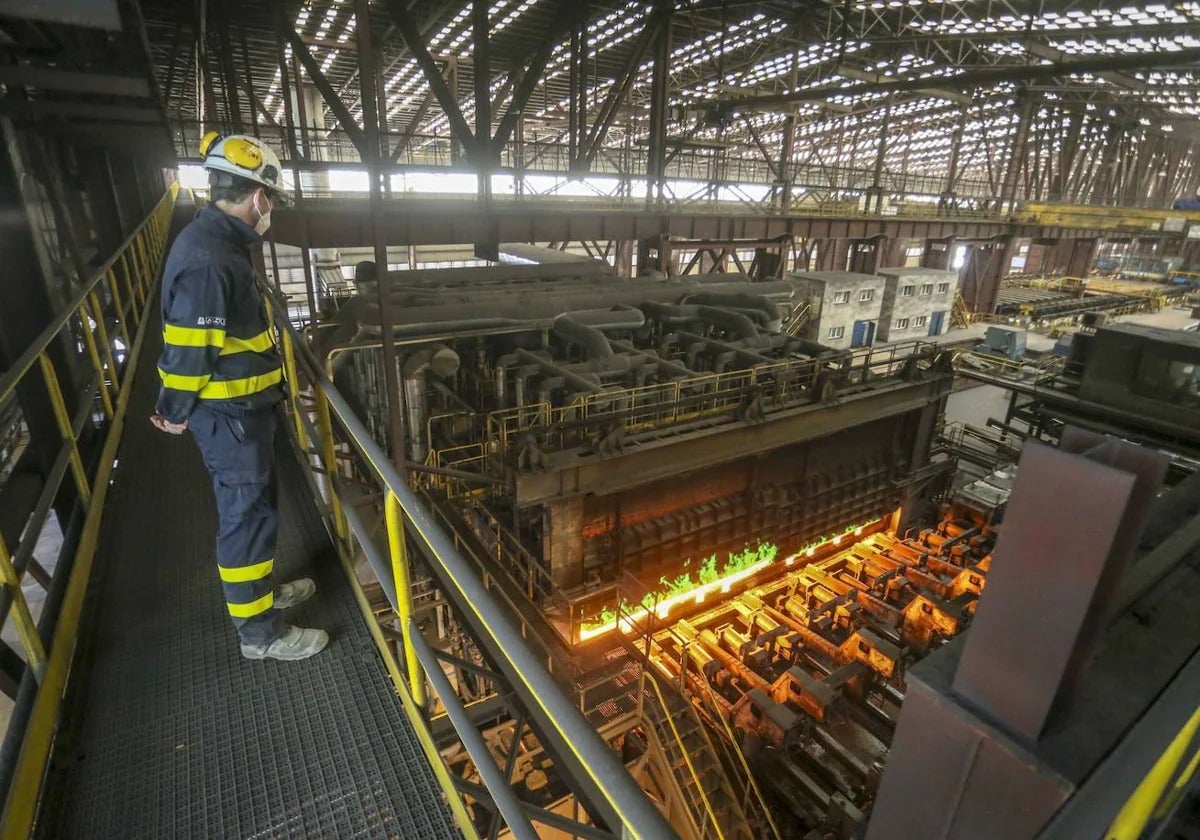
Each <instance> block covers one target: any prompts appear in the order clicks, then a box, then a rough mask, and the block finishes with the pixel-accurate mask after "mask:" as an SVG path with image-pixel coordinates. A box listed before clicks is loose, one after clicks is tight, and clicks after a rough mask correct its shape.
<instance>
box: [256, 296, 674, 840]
mask: <svg viewBox="0 0 1200 840" xmlns="http://www.w3.org/2000/svg"><path fill="white" fill-rule="evenodd" d="M263 290H264V293H265V294H267V295H268V296H269V297H271V298H273V299H274V300H275V306H273V307H272V310H273V316H274V319H275V324H276V326H277V328H278V331H279V334H280V344H281V346H282V349H283V351H284V357H285V360H287V364H288V366H289V368H290V369H291V370H290V381H291V389H290V394H289V405H290V410H291V411H292V412H293V414H294V416H295V418H296V419H297V420H298V421H299V425H298V426H297V429H298V431H297V434H298V436H299V437H300V440H298V443H300V444H301V446H300V449H301V452H302V453H304V455H305V460H306V462H307V466H309V467H310V469H311V472H313V473H315V474H316V475H315V476H313V479H314V480H315V481H318V480H319V481H321V482H322V483H323V486H322V488H321V494H322V495H323V496H324V497H325V501H327V502H328V503H329V511H328V513H329V526H330V532H331V534H333V536H334V543H335V546H336V547H337V549H338V556H339V558H340V560H341V562H342V566H343V570H344V571H345V573H346V574H347V577H348V578H349V579H350V582H351V586H352V589H353V590H354V592H355V597H356V599H357V600H358V603H359V605H360V609H361V611H362V613H363V617H364V619H365V620H366V621H367V623H368V626H369V628H370V630H371V632H372V634H373V636H374V637H375V639H376V643H377V645H379V647H380V650H381V652H382V653H383V654H384V659H385V662H386V664H387V668H388V673H389V675H390V676H391V678H392V682H393V684H394V686H395V688H396V691H397V693H398V694H399V696H400V698H401V701H402V704H403V706H404V708H405V711H406V713H407V715H408V717H409V719H410V721H411V722H412V724H413V729H414V731H415V733H416V735H417V738H418V740H419V742H420V743H421V745H422V749H423V751H424V752H425V754H426V757H427V759H428V760H429V762H430V764H431V766H432V768H433V772H434V774H435V776H436V777H437V779H438V781H439V783H440V784H441V786H442V788H443V790H444V792H445V793H446V796H447V800H448V802H449V805H450V807H451V809H452V810H453V812H454V815H455V818H456V821H457V822H458V824H459V827H460V829H462V831H463V832H464V834H466V835H467V836H468V837H469V838H473V837H475V836H476V833H475V829H474V827H473V825H472V823H471V821H470V819H469V815H468V814H467V811H466V802H465V801H464V794H463V793H462V792H461V791H460V790H459V789H458V787H457V786H456V785H455V784H454V781H453V779H452V778H451V777H450V773H449V769H448V766H447V765H446V763H445V759H444V758H443V757H442V756H441V754H440V752H439V751H438V749H437V747H436V744H435V743H434V741H433V738H432V733H431V730H430V729H429V724H428V721H427V720H426V718H425V715H424V713H423V710H422V708H421V705H420V703H419V702H418V698H422V697H423V696H424V693H425V685H426V683H428V684H429V685H431V686H433V688H434V691H435V692H437V693H438V695H439V698H440V700H441V701H442V704H443V706H444V707H445V708H446V710H447V713H448V714H450V713H451V712H452V711H453V710H458V711H461V709H460V707H461V700H460V698H458V697H457V696H456V695H454V694H453V693H452V692H451V693H449V694H443V693H442V691H440V690H439V689H438V685H439V684H443V685H445V675H444V674H443V673H441V667H440V665H439V664H438V663H437V661H436V655H435V654H434V653H433V651H432V650H431V649H430V647H429V645H428V643H426V642H425V641H424V639H423V638H422V637H421V635H420V632H419V631H418V630H417V628H416V622H415V621H414V620H413V619H412V617H411V616H412V606H411V592H410V591H409V588H408V587H407V586H406V585H405V583H404V578H405V576H406V575H405V571H406V570H407V568H408V557H409V555H410V554H411V553H412V552H411V550H410V549H409V548H407V547H406V543H405V540H407V539H411V540H413V542H414V543H415V545H416V546H417V547H418V548H420V550H421V555H422V556H423V557H424V559H425V561H426V566H427V568H429V569H430V570H431V571H433V573H434V576H435V579H436V580H437V581H438V585H439V588H440V589H442V591H443V592H446V593H447V595H448V597H449V598H450V599H451V600H452V601H453V602H454V603H455V604H456V606H457V607H458V608H459V609H460V610H461V612H462V615H463V618H464V621H465V622H467V623H468V624H469V625H470V626H472V627H473V629H475V630H476V632H478V633H480V634H482V636H484V637H486V638H485V639H484V646H485V647H486V648H487V649H488V650H489V652H490V656H491V658H492V659H493V660H494V661H495V663H496V666H497V669H498V670H499V671H500V672H501V673H502V674H503V675H504V676H505V677H506V680H507V682H508V683H509V685H510V687H511V690H512V691H513V693H514V694H515V695H517V696H518V697H520V699H521V700H522V702H523V703H524V705H525V707H526V709H527V711H528V712H529V713H530V719H531V721H535V722H537V723H539V724H540V727H539V730H540V733H541V734H542V736H543V737H544V738H545V739H546V740H547V742H548V744H549V745H550V746H552V747H553V748H554V749H556V750H557V751H558V754H559V755H560V756H562V758H563V761H564V763H565V764H566V765H567V767H569V768H570V769H571V770H573V772H574V775H573V778H574V780H575V782H576V783H577V785H578V786H579V787H580V788H581V789H582V790H583V791H584V795H585V797H586V798H587V799H588V801H589V802H590V803H591V804H592V805H593V806H595V807H596V808H597V809H598V810H599V812H600V815H601V817H602V818H603V819H604V820H605V822H606V823H608V824H609V827H610V828H613V829H614V830H617V829H619V830H620V832H621V833H622V834H623V836H626V837H630V838H643V837H644V838H651V837H658V836H665V835H666V833H668V832H670V830H671V829H670V827H669V825H668V824H667V822H666V821H665V819H664V818H663V815H662V814H661V813H660V812H659V811H658V809H657V808H656V807H655V806H654V805H653V804H652V803H651V801H650V800H649V798H648V797H647V796H646V795H645V792H644V791H642V790H640V789H639V788H638V786H637V784H636V783H635V782H634V780H633V778H632V777H631V776H630V775H629V774H628V773H626V772H624V768H623V767H622V765H621V763H620V759H619V757H618V756H617V754H616V753H615V752H614V751H613V750H612V749H611V748H610V747H609V746H608V745H607V744H605V743H604V742H603V741H601V740H600V738H599V736H598V734H597V733H596V732H595V730H594V729H593V728H592V727H591V726H590V725H589V724H588V723H587V721H586V719H584V718H583V716H582V714H581V713H580V712H579V710H578V709H576V708H574V707H573V706H572V705H571V702H570V701H569V700H568V699H567V698H566V696H565V695H564V694H563V692H562V691H561V689H560V688H559V687H558V686H557V685H556V684H555V683H554V682H553V680H552V678H551V676H550V674H549V672H548V671H547V670H546V668H545V666H544V665H543V664H542V663H541V662H540V661H539V660H537V658H536V655H535V654H534V653H533V652H532V651H531V650H530V649H529V648H528V646H527V645H526V644H525V642H524V640H523V638H522V636H521V634H520V632H519V630H518V629H517V628H516V627H515V626H514V625H513V624H512V623H511V622H510V620H509V619H508V618H507V617H505V616H504V614H503V612H502V611H501V610H500V609H499V606H498V604H497V602H496V600H495V597H494V596H493V595H492V594H491V593H490V592H489V590H488V588H487V586H486V584H485V583H484V581H483V580H481V579H480V578H479V576H478V575H477V574H476V573H475V572H474V569H473V567H472V566H471V565H470V564H469V563H468V561H467V560H466V559H465V558H464V557H463V556H462V554H461V553H460V552H459V551H458V550H457V549H456V548H455V547H454V544H453V542H452V541H451V540H450V538H449V537H448V536H447V535H446V534H445V532H444V531H443V530H442V529H441V527H440V526H438V525H437V523H436V521H435V520H434V519H433V517H432V515H431V514H430V513H429V511H428V510H426V508H425V507H424V506H423V505H421V504H420V503H419V502H418V500H417V497H416V496H415V495H414V493H413V491H412V490H411V488H409V486H408V484H407V482H406V481H405V480H404V478H403V477H402V476H401V475H400V473H399V472H398V471H397V470H396V468H395V467H394V465H393V464H392V461H391V459H390V458H389V457H388V455H387V454H386V453H385V452H384V450H383V449H382V448H381V447H380V445H379V444H378V443H377V442H376V441H375V440H374V439H373V438H372V436H371V434H370V432H369V430H368V429H367V428H366V426H365V425H364V423H363V422H362V420H361V419H360V418H358V417H357V416H356V415H355V414H354V412H353V410H352V409H351V408H350V406H349V404H348V403H347V402H346V400H345V399H344V398H343V397H342V395H341V394H340V393H339V392H338V390H337V388H336V387H335V386H334V385H333V384H332V382H331V381H330V379H329V377H328V376H327V375H326V374H325V372H324V371H323V370H322V369H321V365H320V363H319V362H317V360H316V359H315V358H314V357H313V356H312V354H311V352H310V351H309V350H308V348H307V347H306V345H305V344H304V343H303V341H302V339H301V338H300V336H299V334H298V333H297V332H296V330H295V328H294V327H293V325H292V324H291V323H290V322H288V321H287V320H286V315H285V314H284V313H286V311H287V307H286V306H285V305H283V302H282V301H279V300H278V298H275V297H274V293H273V292H272V291H271V290H270V289H268V288H266V286H265V284H263ZM302 379H304V381H302ZM313 414H315V415H316V416H315V417H313V416H311V415H313ZM310 443H312V444H315V446H310ZM314 454H315V455H316V457H317V458H318V459H319V461H320V466H319V467H317V466H315V465H314V464H313V463H312V460H311V459H312V456H313V455H314ZM352 472H353V474H351V473H352ZM343 478H344V479H345V480H343ZM352 484H357V485H360V486H361V485H363V484H366V485H374V486H375V487H377V488H378V491H379V498H380V499H381V500H383V501H384V503H385V505H386V508H385V510H377V511H376V513H377V514H382V515H383V519H384V521H385V525H386V526H387V528H386V532H387V546H386V547H385V548H382V549H381V548H380V546H378V545H377V544H376V540H375V534H374V531H373V529H371V528H370V527H369V526H368V524H367V522H366V520H365V518H364V514H365V512H366V509H365V508H363V507H362V506H361V504H358V503H359V502H361V501H362V498H361V496H358V495H355V496H353V497H350V496H345V497H344V496H343V493H344V492H345V491H346V489H347V488H348V487H349V486H351V485H352ZM352 502H354V503H352ZM357 552H361V553H362V554H364V555H366V557H367V559H368V561H369V562H370V564H371V566H372V569H373V571H374V572H375V573H376V575H377V576H378V578H379V581H380V584H381V588H382V589H383V592H384V595H385V596H386V597H387V598H388V599H389V600H390V601H391V604H392V607H393V610H394V611H395V617H396V619H397V621H398V623H399V625H400V626H399V629H400V638H399V640H398V643H399V644H400V646H401V648H402V656H401V660H402V661H403V663H404V665H403V668H402V667H401V666H400V664H399V663H398V662H397V660H396V656H395V652H394V651H392V650H391V649H390V646H389V645H388V644H387V643H386V642H385V641H384V640H383V635H382V632H381V631H380V628H379V626H378V623H377V621H378V619H377V617H376V614H375V613H374V611H373V610H372V609H371V607H370V605H369V603H368V602H367V600H366V598H365V596H364V595H363V593H362V589H361V586H359V585H358V582H357V578H356V576H355V573H354V569H353V562H354V559H355V556H356V555H357ZM405 616H407V620H405V618H404V617H405ZM414 663H416V664H414ZM450 717H451V719H452V720H453V717H454V715H453V714H450ZM456 731H458V732H459V737H460V738H461V739H462V742H463V745H464V746H465V747H466V749H467V751H468V753H469V754H470V755H471V758H472V760H473V761H474V763H475V766H476V767H477V769H478V771H479V773H480V776H481V778H483V780H484V781H485V783H486V782H487V778H486V777H487V772H489V768H488V765H487V764H486V762H492V763H493V764H494V762H493V761H492V758H491V757H490V755H488V754H486V748H483V750H484V754H483V755H479V756H476V755H475V754H474V753H473V752H472V741H477V740H478V733H477V732H475V733H472V732H469V731H467V732H464V731H462V730H459V729H458V728H457V726H456ZM472 736H474V737H472ZM485 786H486V787H487V789H488V792H489V795H491V796H492V798H493V800H494V801H495V803H496V806H497V807H498V808H499V809H500V810H501V811H502V812H503V813H504V816H505V819H506V821H508V826H509V830H510V831H511V832H512V833H513V835H514V836H518V837H522V836H523V837H528V836H532V835H531V834H530V832H531V830H532V829H531V828H530V822H531V817H530V815H529V814H528V813H526V812H524V811H522V810H521V808H520V806H519V804H518V803H516V801H515V799H514V798H513V797H514V794H513V792H512V790H511V788H510V787H509V785H508V784H507V783H504V784H498V785H496V786H495V787H494V788H493V786H492V785H490V784H486V785H485ZM506 807H507V810H506ZM510 813H516V815H517V816H516V819H515V822H514V820H513V819H509V814H510Z"/></svg>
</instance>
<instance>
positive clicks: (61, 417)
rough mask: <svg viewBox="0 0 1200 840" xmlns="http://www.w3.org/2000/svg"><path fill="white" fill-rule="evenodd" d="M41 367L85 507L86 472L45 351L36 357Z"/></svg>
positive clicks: (87, 497) (59, 389)
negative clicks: (68, 449)
mask: <svg viewBox="0 0 1200 840" xmlns="http://www.w3.org/2000/svg"><path fill="white" fill-rule="evenodd" d="M38 362H40V363H41V366H42V377H43V378H44V379H45V380H46V390H47V391H49V392H50V405H51V407H52V408H53V409H54V419H55V421H56V422H57V423H58V431H59V433H60V434H62V438H63V442H64V443H65V444H66V445H67V446H69V447H70V448H71V456H70V458H71V473H72V475H74V477H75V486H76V488H77V489H78V490H79V497H80V498H81V499H82V500H83V502H84V505H85V506H86V505H87V503H88V502H90V501H91V498H92V494H91V491H90V489H89V488H88V481H87V472H86V471H85V470H84V469H83V459H82V458H80V457H79V446H78V445H77V444H76V442H75V430H74V429H72V428H71V418H70V417H69V416H68V415H67V406H66V403H64V402H63V395H62V388H60V387H59V384H58V374H57V373H55V372H54V363H53V362H51V361H50V358H49V357H48V356H47V355H46V353H45V351H43V352H42V353H41V355H39V356H38Z"/></svg>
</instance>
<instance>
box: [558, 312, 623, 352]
mask: <svg viewBox="0 0 1200 840" xmlns="http://www.w3.org/2000/svg"><path fill="white" fill-rule="evenodd" d="M639 314H640V313H639ZM551 329H552V331H553V333H554V334H555V335H556V336H558V337H559V338H561V339H562V340H563V341H566V342H569V343H571V344H577V345H579V346H580V347H582V348H583V349H584V351H585V353H586V355H587V358H589V359H595V360H602V359H611V358H612V357H613V356H615V355H616V354H615V353H614V352H613V349H612V345H611V344H609V343H608V339H607V338H606V337H605V335H604V333H602V332H600V330H598V329H596V328H595V327H593V326H589V325H588V324H584V323H581V322H580V321H577V320H575V318H573V317H572V316H571V315H559V316H558V317H557V318H555V319H554V326H553V327H552V328H551Z"/></svg>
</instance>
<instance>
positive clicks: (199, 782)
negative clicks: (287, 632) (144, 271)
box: [36, 323, 459, 840]
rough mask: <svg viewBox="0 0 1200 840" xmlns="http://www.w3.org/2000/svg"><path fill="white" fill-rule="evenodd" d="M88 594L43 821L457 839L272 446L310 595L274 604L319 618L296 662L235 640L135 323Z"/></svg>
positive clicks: (192, 474) (203, 514)
mask: <svg viewBox="0 0 1200 840" xmlns="http://www.w3.org/2000/svg"><path fill="white" fill-rule="evenodd" d="M149 330H150V334H149V335H148V336H147V338H146V346H145V347H144V348H143V351H142V356H141V359H140V364H139V366H138V372H137V379H136V380H135V384H134V393H133V395H132V400H131V405H130V409H129V411H130V418H129V424H128V425H127V426H126V427H125V433H124V435H125V436H124V440H123V441H122V443H121V448H120V453H119V466H118V468H117V471H116V473H115V476H114V484H113V486H112V487H111V493H110V497H109V502H108V506H107V507H108V509H107V511H106V514H105V522H104V526H103V531H102V536H101V542H100V549H99V552H100V553H99V555H98V557H97V560H96V578H95V579H94V580H93V582H92V587H91V591H90V592H89V593H88V602H89V604H91V605H94V606H93V607H92V608H91V613H90V615H88V616H85V623H84V626H83V629H82V634H81V642H80V648H81V654H80V656H79V658H78V659H77V662H76V664H75V666H74V671H73V676H72V690H71V691H70V693H69V695H68V714H69V715H72V718H71V719H70V720H68V721H67V722H66V724H65V728H64V731H63V732H62V733H61V735H60V737H59V739H58V742H57V744H56V750H55V754H54V756H53V757H52V765H51V770H50V773H49V777H48V779H47V783H46V794H45V798H44V799H43V801H42V804H41V810H40V814H39V817H38V825H37V829H36V836H37V837H40V838H80V839H81V840H82V838H87V839H88V840H99V838H109V837H112V838H122V840H127V838H155V839H156V840H158V838H166V837H170V838H176V840H186V838H201V837H205V838H221V840H228V839H229V838H246V839H247V840H249V839H250V838H253V840H267V838H285V837H286V838H301V837H312V838H322V839H324V838H394V839H395V840H399V839H400V838H403V840H418V838H419V840H436V838H451V837H458V836H459V834H458V831H457V829H456V828H455V827H454V824H453V822H452V819H451V817H450V813H449V809H448V808H447V807H446V805H445V803H444V800H443V797H442V794H441V789H440V788H439V787H438V786H437V783H436V781H435V780H434V777H433V773H432V771H431V770H430V768H429V766H428V765H427V763H426V760H425V758H424V754H423V753H422V752H421V749H420V746H419V744H418V742H417V740H416V737H415V735H414V733H413V732H412V729H411V727H410V725H409V723H408V719H407V718H406V717H405V716H404V713H403V710H402V707H401V705H400V702H399V700H398V699H397V697H396V696H395V694H394V691H393V688H392V685H391V683H390V682H389V680H388V676H387V673H386V671H385V670H384V667H383V665H382V663H381V662H380V660H379V654H378V652H377V650H376V648H375V646H374V644H373V642H372V640H371V637H370V635H369V634H368V632H367V630H366V627H365V626H364V624H363V619H362V615H361V613H360V612H359V610H358V607H357V605H356V603H355V601H354V596H353V594H352V592H351V589H350V586H349V584H348V582H347V581H346V579H345V577H344V575H343V572H342V569H341V566H340V564H339V563H338V562H337V559H336V556H335V555H334V553H333V549H332V547H331V546H330V543H329V541H328V538H327V536H326V534H325V531H324V529H323V527H322V524H321V521H320V519H319V516H318V513H317V511H316V509H315V507H314V505H313V503H312V500H311V497H309V496H308V495H307V488H306V483H305V481H304V479H303V475H302V473H301V472H300V466H299V464H298V463H297V462H296V461H295V459H294V457H291V456H290V452H289V453H285V452H283V451H282V450H281V452H280V458H279V462H280V463H279V469H280V475H279V479H280V497H281V498H280V506H281V511H282V524H281V531H280V545H279V558H278V560H277V562H276V570H277V574H278V573H282V574H281V578H280V579H281V580H288V579H290V578H291V577H298V576H302V575H308V576H310V577H312V578H313V579H314V580H315V581H316V582H317V587H318V592H317V596H316V597H314V598H313V599H312V600H310V601H309V602H308V603H306V604H303V605H301V606H299V607H297V608H295V609H294V610H293V611H291V613H289V618H290V620H291V621H292V622H293V623H295V624H299V625H301V626H312V627H322V628H325V629H326V630H328V631H329V634H330V636H331V641H330V645H329V647H328V648H327V649H326V650H325V651H323V652H322V653H320V654H319V655H317V656H315V657H313V658H312V659H309V660H306V661H303V662H289V663H282V662H272V661H268V662H250V661H247V660H244V659H242V657H241V655H240V653H239V652H238V648H237V642H236V637H235V635H234V632H233V628H232V626H231V625H230V623H229V621H228V619H227V618H226V616H225V612H224V604H223V600H222V596H221V587H220V584H219V583H218V579H217V575H216V569H215V563H214V560H213V533H214V529H215V521H216V519H215V511H214V506H213V501H212V494H211V489H210V486H209V481H208V475H207V473H206V472H205V471H204V467H203V465H202V463H201V461H200V458H199V455H198V454H197V452H196V448H195V445H194V444H193V443H192V441H191V440H189V439H188V438H187V437H186V435H185V436H184V437H180V438H172V437H169V436H167V435H164V434H161V433H159V432H156V431H155V430H154V429H153V428H152V427H151V426H150V424H149V423H148V422H146V420H145V418H146V417H147V416H148V415H149V414H150V413H151V411H152V408H153V402H154V398H155V395H156V388H157V376H156V372H155V363H156V362H157V359H158V355H159V352H160V350H161V340H160V339H159V338H158V333H159V329H158V326H157V324H156V323H151V324H150V325H149Z"/></svg>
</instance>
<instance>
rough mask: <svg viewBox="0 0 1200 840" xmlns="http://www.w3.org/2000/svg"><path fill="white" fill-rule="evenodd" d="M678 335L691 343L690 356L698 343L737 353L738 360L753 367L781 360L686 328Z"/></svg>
mask: <svg viewBox="0 0 1200 840" xmlns="http://www.w3.org/2000/svg"><path fill="white" fill-rule="evenodd" d="M677 335H678V336H679V337H680V338H681V339H683V340H684V341H687V342H689V343H690V346H689V347H688V353H689V356H690V355H691V354H692V352H693V351H694V349H695V347H696V345H697V344H700V345H703V346H704V347H705V348H707V349H708V350H710V351H713V352H716V353H729V352H733V353H736V354H737V362H738V364H739V365H741V366H742V367H747V368H751V367H754V366H756V365H773V364H775V363H776V362H778V361H779V360H778V359H772V358H771V357H770V356H764V355H763V354H762V353H757V352H755V351H754V350H748V349H746V348H745V347H738V346H737V345H736V344H730V343H728V342H725V341H720V340H718V339H715V338H706V337H705V336H702V335H696V334H695V333H690V332H687V331H686V330H680V331H679V332H678V333H677Z"/></svg>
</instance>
